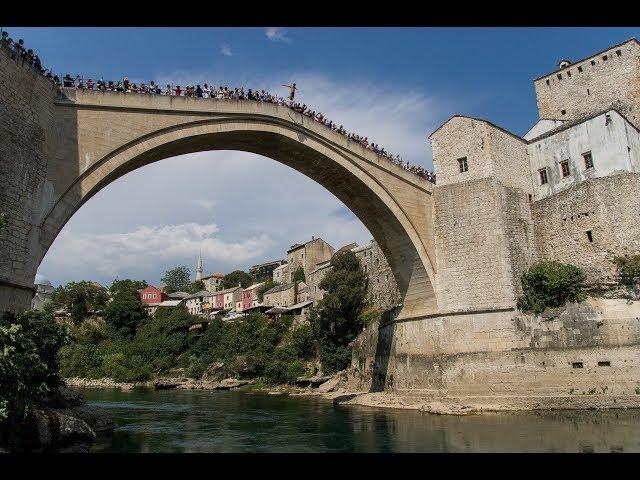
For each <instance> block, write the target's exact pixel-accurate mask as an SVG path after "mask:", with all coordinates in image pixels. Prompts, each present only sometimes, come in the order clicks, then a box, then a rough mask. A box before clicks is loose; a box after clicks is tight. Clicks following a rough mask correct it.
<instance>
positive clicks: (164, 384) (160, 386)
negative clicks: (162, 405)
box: [153, 380, 180, 390]
mask: <svg viewBox="0 0 640 480" xmlns="http://www.w3.org/2000/svg"><path fill="white" fill-rule="evenodd" d="M179 385H180V382H175V381H171V380H158V381H157V382H155V383H154V384H153V388H155V389H156V390H172V389H174V388H177V387H178V386H179Z"/></svg>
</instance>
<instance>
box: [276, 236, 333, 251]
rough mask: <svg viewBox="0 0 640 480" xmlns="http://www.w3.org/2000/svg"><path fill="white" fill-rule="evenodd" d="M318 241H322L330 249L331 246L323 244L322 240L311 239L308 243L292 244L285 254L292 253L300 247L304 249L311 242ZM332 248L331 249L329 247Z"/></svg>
mask: <svg viewBox="0 0 640 480" xmlns="http://www.w3.org/2000/svg"><path fill="white" fill-rule="evenodd" d="M318 240H321V241H323V242H324V243H326V244H327V245H329V246H330V247H331V245H330V244H329V242H325V241H324V240H322V238H320V237H312V238H311V240H309V241H308V242H304V243H294V244H293V245H291V246H290V247H289V250H287V253H290V252H293V251H294V250H297V249H299V248H300V247H304V246H306V245H307V244H309V243H311V242H317V241H318ZM331 248H333V247H331Z"/></svg>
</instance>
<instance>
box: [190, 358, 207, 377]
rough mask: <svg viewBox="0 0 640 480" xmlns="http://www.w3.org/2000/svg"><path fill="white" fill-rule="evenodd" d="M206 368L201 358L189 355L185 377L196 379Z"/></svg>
mask: <svg viewBox="0 0 640 480" xmlns="http://www.w3.org/2000/svg"><path fill="white" fill-rule="evenodd" d="M206 369H207V364H206V363H204V362H203V361H202V360H200V359H198V358H196V357H191V359H190V363H189V366H188V367H187V371H186V374H187V377H189V378H195V379H196V380H198V379H200V378H202V375H203V374H204V372H205V370H206Z"/></svg>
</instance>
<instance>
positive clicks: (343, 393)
mask: <svg viewBox="0 0 640 480" xmlns="http://www.w3.org/2000/svg"><path fill="white" fill-rule="evenodd" d="M65 382H66V383H67V385H68V386H72V387H78V388H116V389H120V390H132V389H134V388H151V389H156V390H160V389H176V390H240V391H251V392H259V393H265V394H268V395H287V396H313V397H318V398H321V399H324V400H327V401H330V402H332V403H333V404H335V405H353V406H364V407H372V408H390V409H401V410H417V411H421V412H425V413H432V414H436V415H470V414H482V413H491V412H516V411H536V410H539V411H542V410H609V409H640V395H616V396H613V395H607V394H586V395H580V394H567V395H564V396H530V395H512V396H474V397H472V396H465V397H456V396H448V397H447V396H443V395H435V394H429V393H411V394H409V393H393V392H368V391H362V390H357V389H353V388H349V386H348V385H345V384H344V383H343V382H341V378H340V377H339V376H335V377H332V378H331V379H329V380H327V381H325V382H323V383H321V384H320V386H318V387H312V386H305V387H299V386H295V385H278V386H273V385H266V384H263V383H260V382H257V381H256V380H255V379H254V380H236V379H225V380H222V381H219V382H218V381H211V380H193V379H184V378H183V379H179V378H159V379H156V380H152V381H148V382H139V383H118V382H114V381H112V380H110V379H97V380H91V379H80V378H70V379H65ZM158 385H160V386H161V387H160V388H158Z"/></svg>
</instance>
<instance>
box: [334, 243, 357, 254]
mask: <svg viewBox="0 0 640 480" xmlns="http://www.w3.org/2000/svg"><path fill="white" fill-rule="evenodd" d="M357 246H358V244H357V243H356V242H351V243H349V244H347V245H344V246H343V247H340V248H339V249H338V250H336V253H338V252H346V251H347V250H353V249H354V248H356V247H357Z"/></svg>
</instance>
